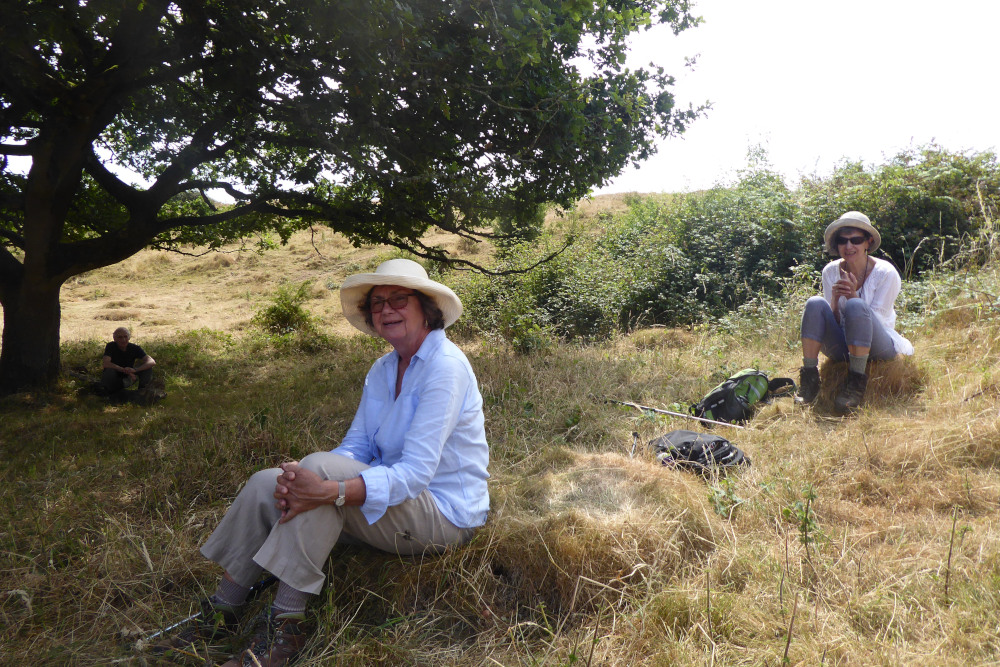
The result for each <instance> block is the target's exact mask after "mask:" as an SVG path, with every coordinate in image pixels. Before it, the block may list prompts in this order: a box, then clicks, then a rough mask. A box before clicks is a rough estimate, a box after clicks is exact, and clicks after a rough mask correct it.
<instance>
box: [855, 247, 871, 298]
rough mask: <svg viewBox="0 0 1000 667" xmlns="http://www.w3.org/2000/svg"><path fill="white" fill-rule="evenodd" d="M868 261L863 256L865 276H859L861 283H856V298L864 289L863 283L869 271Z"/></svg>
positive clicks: (866, 257)
mask: <svg viewBox="0 0 1000 667" xmlns="http://www.w3.org/2000/svg"><path fill="white" fill-rule="evenodd" d="M870 261H871V259H869V258H868V256H867V255H865V275H863V276H861V282H860V283H858V290H857V293H858V296H860V295H861V290H862V289H864V287H865V281H866V280H868V269H869V266H868V262H870Z"/></svg>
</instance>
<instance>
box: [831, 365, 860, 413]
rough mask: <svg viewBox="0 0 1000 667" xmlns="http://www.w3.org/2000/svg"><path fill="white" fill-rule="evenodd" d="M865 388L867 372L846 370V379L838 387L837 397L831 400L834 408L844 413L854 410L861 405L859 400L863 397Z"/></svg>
mask: <svg viewBox="0 0 1000 667" xmlns="http://www.w3.org/2000/svg"><path fill="white" fill-rule="evenodd" d="M867 388H868V374H867V373H855V372H854V371H848V373H847V381H846V382H844V386H843V387H841V388H840V392H839V393H838V394H837V398H835V399H834V401H833V407H834V409H835V410H836V411H837V412H838V413H840V414H845V413H847V412H850V411H851V410H854V409H855V408H857V407H858V406H859V405H861V401H862V400H863V399H864V397H865V389H867Z"/></svg>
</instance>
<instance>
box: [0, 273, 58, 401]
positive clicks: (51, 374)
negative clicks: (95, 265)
mask: <svg viewBox="0 0 1000 667" xmlns="http://www.w3.org/2000/svg"><path fill="white" fill-rule="evenodd" d="M7 287H8V288H9V289H5V290H4V295H5V297H6V298H5V299H4V303H3V339H2V342H0V396H2V395H6V394H11V393H14V392H16V391H19V390H22V389H29V388H33V387H42V386H46V385H51V384H52V383H53V382H54V381H55V380H56V378H58V376H59V317H60V308H59V290H60V288H61V287H62V286H61V285H58V284H57V285H53V284H51V283H47V284H44V285H37V284H35V285H32V284H30V281H27V280H20V281H18V283H17V284H15V285H13V286H7Z"/></svg>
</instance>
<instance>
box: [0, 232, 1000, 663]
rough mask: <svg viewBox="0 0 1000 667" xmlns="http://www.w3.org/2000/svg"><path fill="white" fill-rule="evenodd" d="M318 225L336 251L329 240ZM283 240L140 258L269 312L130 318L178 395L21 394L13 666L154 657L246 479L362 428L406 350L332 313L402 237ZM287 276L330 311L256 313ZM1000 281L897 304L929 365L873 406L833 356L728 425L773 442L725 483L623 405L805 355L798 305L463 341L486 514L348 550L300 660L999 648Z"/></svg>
mask: <svg viewBox="0 0 1000 667" xmlns="http://www.w3.org/2000/svg"><path fill="white" fill-rule="evenodd" d="M314 242H315V243H317V244H319V246H320V248H321V249H323V250H324V252H323V258H317V256H316V255H315V253H313V254H309V253H308V252H307V250H308V248H309V247H311V244H312V243H314ZM291 250H293V251H295V252H287V253H286V252H284V251H280V252H279V253H277V254H275V255H274V256H267V255H265V256H263V257H261V258H258V259H254V260H252V261H245V258H246V257H247V256H240V257H239V259H237V261H235V262H234V263H232V264H231V265H228V266H222V265H219V266H216V267H215V268H214V269H213V270H212V271H210V272H204V273H200V272H196V271H192V272H188V273H185V270H186V269H185V267H186V266H187V263H188V262H190V261H201V260H189V259H187V258H185V259H181V260H165V259H160V255H154V256H153V257H148V258H143V257H140V258H137V260H136V266H137V267H143V270H142V271H137V273H136V275H137V276H138V278H137V280H140V281H143V280H146V279H147V277H148V276H149V275H150V272H151V270H150V266H151V265H152V264H154V263H155V265H156V267H157V268H156V270H157V271H160V272H161V278H162V280H160V281H158V282H157V281H154V280H152V279H149V282H140V284H139V285H137V286H134V289H137V290H139V291H141V292H142V293H143V295H144V296H143V301H142V302H143V303H156V304H157V305H158V308H157V309H156V313H157V314H158V316H162V318H163V319H164V320H170V319H171V318H172V317H174V315H172V314H171V313H175V312H176V311H175V310H174V309H173V305H172V304H174V303H175V301H176V300H177V299H178V298H179V297H177V296H176V294H174V293H173V292H171V291H170V290H172V289H180V290H182V291H185V292H186V293H187V294H188V296H189V297H190V298H191V299H192V303H193V304H194V305H193V307H192V308H193V310H198V309H199V308H200V307H201V306H200V302H197V301H195V300H194V298H193V296H192V295H193V294H196V293H198V292H199V290H201V289H202V287H203V285H202V284H201V283H200V282H195V283H192V284H190V285H188V284H187V283H185V282H183V281H184V280H187V279H189V278H190V279H191V280H203V281H204V282H205V286H206V287H207V286H208V285H211V287H212V288H213V289H214V292H213V294H214V297H213V299H214V300H213V301H212V302H211V307H212V308H214V309H217V310H219V311H221V312H246V313H247V314H246V317H245V318H243V319H242V320H239V319H234V320H232V321H230V322H229V326H227V327H213V326H192V327H189V328H185V327H183V326H180V324H179V321H174V320H171V321H172V322H173V324H171V325H169V327H171V330H170V332H169V333H165V332H163V331H160V330H154V331H153V332H151V331H149V330H148V329H147V328H145V327H143V326H141V325H140V326H139V327H138V328H137V331H136V334H137V337H138V338H139V339H140V340H139V342H140V343H141V344H142V345H143V346H144V347H145V349H147V350H148V351H149V352H150V353H151V354H152V355H153V356H154V357H155V358H156V359H157V362H158V363H157V369H156V370H157V373H158V374H159V375H160V377H161V378H162V379H163V380H164V382H165V385H166V390H167V394H168V396H167V398H166V400H164V401H162V402H161V403H159V404H157V405H155V406H152V407H148V408H147V407H139V406H133V405H125V406H110V405H107V404H105V403H104V402H102V401H101V400H99V399H97V398H96V397H93V396H89V395H87V394H86V393H85V392H79V391H78V390H80V389H82V388H83V385H82V383H81V382H80V381H79V380H77V379H75V378H74V377H72V376H67V377H66V378H65V379H64V380H63V381H62V385H61V387H60V388H59V389H58V390H57V391H55V392H53V393H50V394H20V395H15V396H10V397H7V398H5V399H3V400H2V401H0V456H2V459H3V461H4V464H3V466H2V468H0V515H2V516H3V517H4V518H3V521H2V522H0V663H2V664H54V665H55V664H58V665H64V664H65V665H107V664H135V665H139V664H144V662H143V661H144V660H147V659H148V656H145V655H144V654H141V653H138V652H136V651H135V649H134V646H135V642H136V640H137V639H140V638H142V637H145V636H147V635H148V634H149V633H151V632H153V631H155V630H157V629H159V628H162V627H164V626H166V625H169V624H170V623H172V622H174V621H176V620H177V619H180V618H183V617H185V616H186V615H188V614H189V613H191V611H192V608H193V601H194V600H195V599H196V598H197V597H199V596H202V595H205V594H208V593H210V592H212V590H213V589H214V586H215V582H216V579H217V577H218V576H219V572H218V570H217V568H216V567H215V566H214V565H212V564H211V563H208V562H206V561H205V560H204V559H202V558H201V557H200V556H199V555H198V547H199V545H200V544H201V543H202V542H203V541H204V539H205V538H206V537H207V535H208V534H209V533H210V532H211V530H212V529H213V528H214V526H215V525H216V524H217V523H218V521H219V518H220V517H221V516H222V515H223V513H224V512H225V510H226V508H227V507H228V505H229V503H230V502H231V501H232V498H233V497H234V495H235V493H236V492H237V490H238V489H239V486H240V484H241V483H242V482H243V481H244V480H245V479H246V477H247V476H248V475H249V474H250V473H251V472H252V471H254V470H256V469H259V468H261V467H263V466H270V465H273V464H274V463H276V462H278V461H281V460H283V459H286V458H299V457H301V456H303V455H305V454H307V453H309V452H311V451H314V450H316V449H329V448H331V447H333V446H335V445H336V444H337V443H338V442H339V439H340V437H341V436H342V435H343V433H344V432H345V431H346V429H347V427H348V425H349V424H350V420H351V418H352V416H353V412H354V409H355V407H356V405H357V402H358V400H359V397H360V392H361V383H362V381H363V378H364V375H365V372H366V371H367V369H368V367H369V366H370V364H371V363H372V361H374V359H376V358H377V357H378V356H379V355H381V354H383V353H384V352H385V351H386V349H387V348H386V347H385V345H384V344H382V343H380V342H379V341H376V340H373V339H369V338H367V337H363V336H353V335H352V336H348V335H343V332H342V330H339V329H337V328H336V327H335V326H333V324H334V322H333V319H332V317H330V316H327V315H324V313H325V312H326V311H324V310H323V309H324V308H325V307H326V305H325V304H326V303H327V301H330V300H332V299H335V297H336V293H335V289H336V285H337V284H339V281H340V280H342V278H343V276H344V275H347V274H348V273H350V272H353V271H357V270H366V269H367V268H370V267H371V266H372V265H373V262H375V263H377V262H376V259H378V258H379V257H382V256H384V255H385V253H386V251H384V250H379V249H361V250H358V251H357V252H358V254H353V253H352V252H351V251H349V250H348V249H347V248H346V246H342V245H340V242H339V241H336V240H334V239H330V238H327V239H317V240H312V239H308V238H307V239H301V238H299V239H295V240H293V243H292V247H291ZM327 251H328V252H327ZM253 257H256V256H253ZM309 261H315V262H318V263H320V264H322V265H323V266H324V267H326V269H327V270H329V271H330V273H329V275H328V276H324V277H323V278H319V279H318V278H317V276H316V275H314V274H311V273H309V271H306V270H304V268H303V267H304V265H305V264H306V263H308V262H309ZM281 262H284V264H282V263H281ZM248 264H255V268H253V271H262V272H264V273H262V274H257V273H253V272H251V269H250V267H248ZM334 267H336V268H334ZM351 267H353V268H351ZM300 271H301V272H300ZM265 274H267V275H273V276H283V277H285V279H286V284H289V285H301V284H303V283H304V282H305V281H306V280H313V282H312V283H310V285H311V286H310V287H309V290H308V295H307V296H308V298H307V299H305V301H304V302H303V305H304V306H305V307H306V308H308V310H309V311H310V312H311V313H312V314H314V315H316V316H317V318H316V321H315V322H314V323H313V326H312V328H310V329H309V330H308V331H292V332H290V333H287V334H282V335H265V334H263V333H261V330H260V329H259V328H258V327H254V326H248V325H245V322H246V321H249V319H250V317H252V314H253V312H254V309H259V308H260V307H261V306H262V305H266V304H267V303H268V298H270V297H272V296H273V295H274V294H275V293H276V292H277V290H278V286H279V285H278V283H277V282H276V281H274V282H270V283H268V284H263V283H264V280H263V278H261V276H262V275H265ZM144 276H145V277H144ZM254 276H257V277H256V278H254ZM972 278H974V280H973V279H972ZM84 281H90V282H88V283H87V284H81V285H77V286H75V287H74V290H75V291H73V292H72V296H71V298H70V299H69V302H68V304H67V306H68V307H67V308H66V311H65V312H68V313H70V315H68V316H67V317H70V318H73V317H83V315H82V314H83V313H90V314H87V315H86V318H92V317H93V314H92V312H91V311H87V310H85V308H86V306H87V305H88V304H93V302H94V301H96V304H93V305H96V306H97V307H99V308H100V309H102V310H106V311H126V310H133V311H136V312H139V311H140V310H144V309H142V308H140V307H137V306H134V305H133V306H130V307H126V306H124V305H117V303H118V302H119V301H126V299H121V298H119V297H118V296H117V295H116V294H114V292H117V289H118V288H117V287H116V286H115V285H114V284H113V283H105V282H102V281H100V280H97V278H96V277H95V276H94V275H93V274H91V275H89V276H87V277H85V278H84ZM174 281H177V282H176V283H175V282H174ZM247 281H249V282H247ZM254 281H256V283H261V285H260V286H259V292H254V293H253V294H251V296H250V298H248V297H247V290H248V289H250V288H248V285H255V284H256V283H255V282H254ZM327 284H330V285H333V287H326V285H327ZM970 286H972V287H970ZM998 286H1000V278H998V276H997V273H996V269H995V267H992V266H991V267H987V268H986V269H984V270H983V271H981V272H979V273H977V274H976V275H975V276H974V277H973V276H967V277H965V278H962V279H961V280H958V279H957V278H955V277H954V276H952V277H948V278H944V277H942V278H940V279H939V282H936V283H929V286H928V287H927V288H926V289H924V291H923V292H922V295H923V296H922V297H921V301H920V302H919V304H918V305H919V308H916V309H915V310H914V311H912V312H911V311H907V318H906V320H905V321H906V322H908V324H906V325H905V329H904V334H905V335H906V336H907V337H908V338H910V339H911V340H912V341H913V342H914V344H915V346H916V349H917V354H916V355H915V356H914V357H911V358H907V359H899V360H895V361H892V362H883V363H873V364H872V365H871V366H870V368H869V372H870V374H871V382H870V384H869V394H868V400H866V402H865V404H864V406H863V408H862V409H861V410H860V411H859V412H858V413H857V414H855V415H852V416H850V417H846V418H841V417H837V416H835V415H834V414H833V413H832V410H831V409H830V407H831V405H832V395H833V392H834V391H835V390H836V387H837V385H838V382H839V379H840V378H842V377H843V373H844V371H845V368H844V366H843V365H842V364H827V365H825V366H824V368H823V370H822V379H823V386H824V390H823V394H822V395H821V397H820V400H819V401H818V403H817V404H816V405H815V406H813V407H812V408H809V409H802V408H797V407H795V406H794V404H793V402H792V400H791V399H790V398H780V399H777V400H775V401H773V402H772V403H771V404H768V405H765V406H763V407H762V408H761V409H760V410H759V412H758V413H757V415H756V417H755V418H754V419H753V420H752V421H751V422H750V423H749V424H748V428H746V429H744V430H737V429H733V428H718V429H716V430H715V432H717V433H719V434H720V435H723V436H724V437H727V438H729V439H730V440H731V441H732V442H734V443H735V444H737V445H738V446H739V447H740V448H741V449H743V450H744V451H745V452H746V453H747V454H748V455H749V456H750V457H751V459H752V461H753V465H752V466H751V467H750V468H749V469H747V470H745V471H743V472H741V473H739V474H734V475H730V476H728V477H709V478H707V479H703V478H701V477H698V476H695V475H691V474H689V473H686V472H683V471H675V470H670V469H667V468H664V467H660V466H658V465H657V463H656V461H655V459H654V458H653V455H652V452H651V451H650V450H649V449H648V447H647V444H646V443H648V442H649V441H650V440H652V439H653V438H655V437H656V436H659V435H661V434H663V433H665V432H666V431H669V430H673V429H692V430H698V429H699V425H698V424H696V423H695V422H692V421H690V420H686V419H682V418H677V417H670V416H665V415H657V414H654V413H650V412H643V411H641V410H636V409H634V408H629V407H624V406H621V405H617V404H615V403H612V402H609V399H610V400H625V401H632V402H635V403H639V404H642V405H649V406H653V407H660V408H667V409H678V408H679V409H680V411H684V410H685V409H686V408H687V406H688V405H690V403H692V402H694V401H696V400H697V399H698V398H700V397H701V396H702V395H703V394H704V393H705V392H706V391H708V390H709V389H710V388H711V387H713V386H714V385H715V384H717V383H718V382H719V381H720V380H721V379H723V378H724V377H725V376H726V375H728V374H730V373H731V372H733V371H735V370H739V369H740V368H745V367H750V366H754V367H758V368H762V369H764V370H766V371H768V372H769V373H770V374H771V375H772V376H779V375H780V376H789V375H790V376H794V375H795V372H796V370H797V368H798V366H799V363H800V360H799V354H800V353H799V349H798V347H797V345H796V344H795V338H796V334H795V326H796V322H797V318H796V311H797V309H798V308H799V307H800V305H801V300H798V297H795V298H793V299H792V300H791V301H790V303H789V305H788V306H787V308H786V311H784V312H782V313H781V314H780V316H777V317H774V318H771V319H770V320H769V321H768V323H767V326H764V325H763V324H762V322H761V321H759V320H758V319H755V316H754V313H748V314H746V317H745V319H742V320H741V319H740V318H736V317H734V318H731V319H729V320H727V321H726V322H725V323H724V326H722V327H713V328H709V327H705V328H687V329H663V328H654V329H645V330H641V331H637V332H635V333H634V334H632V335H629V336H619V337H616V338H613V339H612V340H610V341H608V342H605V343H602V344H599V345H550V346H546V347H544V348H542V349H540V350H539V351H538V352H537V353H535V354H532V355H527V356H525V355H516V354H512V353H511V350H510V349H509V348H507V347H505V346H504V345H503V344H500V343H497V342H495V341H488V340H481V339H476V338H468V339H463V340H461V341H460V343H461V345H462V347H463V348H464V349H465V351H466V353H467V355H468V356H469V358H470V361H471V363H472V365H473V367H474V368H475V370H476V373H477V375H478V378H479V381H480V386H481V390H482V393H483V398H484V402H485V406H486V416H487V429H488V432H487V435H488V438H489V441H490V443H491V451H492V462H491V467H490V472H491V475H492V480H491V499H492V512H491V515H490V519H489V521H488V523H487V524H486V526H484V527H483V529H481V530H480V531H479V533H478V534H477V535H476V537H475V538H474V539H473V541H472V542H471V543H469V544H468V545H465V546H464V547H462V548H458V549H454V550H451V551H448V552H446V553H445V554H443V555H442V556H440V557H436V558H397V557H394V556H391V555H388V554H380V553H375V552H372V551H370V550H367V549H361V548H355V547H344V548H338V549H336V550H335V551H334V553H333V554H332V555H331V558H330V560H329V563H328V572H329V580H328V585H327V586H326V588H325V589H324V591H323V593H322V594H321V595H320V596H318V597H317V599H316V600H315V601H314V603H313V605H312V607H311V609H312V612H313V613H314V614H315V617H316V621H317V625H318V627H319V632H317V633H316V634H315V635H314V637H313V638H312V639H311V641H310V644H309V646H308V648H307V651H306V654H305V657H304V659H303V661H302V662H301V663H300V664H303V665H331V664H335V665H359V666H360V665H370V664H391V665H456V666H458V665H463V666H464V665H476V666H479V665H483V666H486V665H490V666H495V665H570V664H584V665H607V666H609V667H615V666H625V665H629V666H633V665H706V664H717V665H751V664H752V665H779V664H782V663H783V662H784V661H786V659H787V663H788V664H823V665H845V666H853V665H925V664H934V665H967V664H993V663H996V662H998V661H1000V626H998V624H997V620H996V619H997V618H998V616H1000V548H998V545H1000V534H998V533H1000V527H998V523H997V519H996V508H997V506H998V504H1000V474H998V464H1000V389H998V387H1000V355H997V347H998V345H1000V344H998V343H997V341H998V340H1000V313H998V311H997V310H996V309H995V308H993V307H992V306H991V304H992V301H991V300H990V299H989V298H987V297H984V296H982V295H983V294H990V293H992V294H996V293H997V288H998ZM158 289H159V290H163V291H162V292H157V290H158ZM254 289H258V287H256V286H255V287H254ZM97 291H103V292H107V293H105V294H103V295H102V296H101V297H100V298H99V299H96V300H91V299H88V296H90V295H93V294H95V293H96V292H97ZM327 292H329V293H327ZM257 294H259V295H260V296H259V297H258V296H256V295H257ZM110 303H115V304H116V305H115V306H109V305H108V304H110ZM248 304H249V308H248ZM144 316H145V314H141V315H140V317H144ZM902 319H904V318H901V320H902ZM240 321H242V322H244V324H243V325H240V324H239V322H240ZM190 323H191V324H197V323H198V320H194V319H192V320H191V321H190ZM92 324H93V320H92V319H87V321H86V322H84V323H80V322H76V321H75V320H74V322H73V323H71V324H70V326H69V329H70V330H71V331H77V332H85V331H87V330H88V327H90V326H91V325H92ZM99 324H100V326H101V327H103V328H100V330H99V332H98V333H96V334H94V335H92V336H86V335H80V336H79V337H76V338H72V339H70V340H67V341H66V342H65V343H64V346H63V359H64V362H65V364H66V366H67V367H68V368H74V369H83V371H84V372H86V373H90V374H94V375H96V374H97V372H98V368H99V363H100V361H99V358H98V357H99V354H100V351H101V349H103V344H104V342H106V341H105V339H104V336H106V335H107V334H109V333H110V331H106V329H107V327H108V325H107V323H106V322H103V323H99ZM633 434H635V435H633ZM267 599H268V596H267V595H265V596H264V597H263V598H262V600H261V601H260V602H259V603H261V604H263V603H265V602H266V601H267ZM205 658H206V656H203V655H202V656H192V657H191V660H190V661H189V664H192V665H194V664H199V665H200V664H205ZM223 658H224V657H223V656H212V659H219V660H221V659H223ZM209 664H211V663H209Z"/></svg>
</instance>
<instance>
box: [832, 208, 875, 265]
mask: <svg viewBox="0 0 1000 667" xmlns="http://www.w3.org/2000/svg"><path fill="white" fill-rule="evenodd" d="M844 227H854V228H856V229H863V230H864V231H866V232H868V233H869V234H871V237H872V245H871V247H870V248H868V254H871V253H873V252H875V251H876V250H878V247H879V246H880V245H882V235H881V234H879V233H878V230H877V229H875V228H874V227H873V226H872V221H871V220H869V219H868V216H867V215H865V214H864V213H861V212H860V211H848V212H847V213H845V214H844V215H842V216H840V217H839V218H837V219H836V220H834V221H833V222H831V223H830V224H829V225H827V227H826V231H825V232H823V240H824V241H825V242H826V251H827V252H828V253H830V254H831V255H833V256H834V257H837V256H838V255H840V253H839V252H837V245H836V243H834V241H835V239H836V236H837V232H838V231H840V230H841V229H843V228H844Z"/></svg>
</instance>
